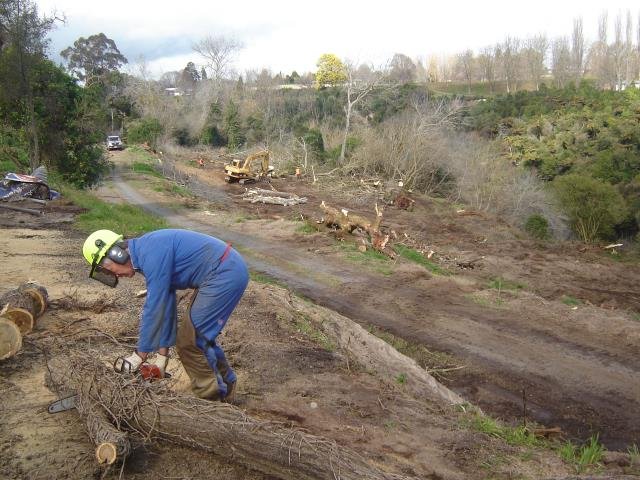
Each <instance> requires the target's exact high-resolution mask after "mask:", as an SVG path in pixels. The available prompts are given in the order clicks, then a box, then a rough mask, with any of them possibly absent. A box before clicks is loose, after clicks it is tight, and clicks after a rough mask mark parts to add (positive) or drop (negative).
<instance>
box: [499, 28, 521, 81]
mask: <svg viewBox="0 0 640 480" xmlns="http://www.w3.org/2000/svg"><path fill="white" fill-rule="evenodd" d="M520 48H521V43H520V39H518V38H516V37H511V36H509V37H507V38H506V39H505V40H504V42H502V44H501V46H500V63H501V66H502V73H503V75H504V79H505V81H506V82H507V93H510V92H511V91H512V90H517V88H518V79H519V76H520Z"/></svg>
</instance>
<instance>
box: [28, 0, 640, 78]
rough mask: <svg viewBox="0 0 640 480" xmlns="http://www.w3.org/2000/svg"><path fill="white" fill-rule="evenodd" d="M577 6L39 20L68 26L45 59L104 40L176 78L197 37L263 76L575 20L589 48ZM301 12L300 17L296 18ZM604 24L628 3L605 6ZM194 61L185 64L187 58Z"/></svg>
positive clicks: (74, 5)
mask: <svg viewBox="0 0 640 480" xmlns="http://www.w3.org/2000/svg"><path fill="white" fill-rule="evenodd" d="M592 3H593V2H582V1H578V0H567V1H563V2H559V1H557V0H538V1H536V2H529V3H514V2H506V1H498V0H493V1H491V0H486V1H484V2H478V1H470V0H459V1H458V2H455V3H451V2H448V3H447V2H416V1H413V0H395V1H393V2H386V1H385V2H382V1H375V0H368V1H365V0H323V1H322V2H319V3H318V2H316V3H311V4H310V3H305V4H301V3H300V2H299V1H295V2H294V1H283V0H280V1H278V0H272V1H271V2H264V1H258V0H243V1H242V2H216V3H213V2H211V1H201V0H182V1H180V2H167V1H150V0H137V1H136V0H128V1H124V0H110V1H109V2H108V3H102V2H100V3H96V2H90V1H86V0H40V1H39V2H38V4H39V8H40V10H41V12H49V11H52V10H53V9H56V10H57V11H58V12H63V13H65V14H66V16H67V19H68V22H67V25H66V26H63V27H60V28H59V29H58V30H57V31H55V32H54V33H53V34H52V44H53V45H52V46H53V48H52V52H54V53H57V52H59V51H60V50H62V49H63V48H65V47H66V46H68V45H71V44H72V43H73V41H74V40H75V39H77V38H78V37H79V36H89V35H92V34H95V33H99V32H103V33H105V34H106V35H107V36H108V37H110V38H112V39H114V40H115V42H116V44H117V45H118V46H119V48H120V50H121V51H122V52H123V54H124V55H125V56H127V58H129V60H130V61H131V60H133V59H135V58H137V57H138V56H140V55H144V56H145V58H146V59H147V60H148V61H149V62H150V63H151V64H153V65H154V66H156V67H157V68H163V69H168V70H177V69H181V68H183V67H184V64H185V62H184V61H185V60H187V59H190V60H192V61H194V62H196V63H201V60H200V59H198V57H197V55H196V54H195V53H193V52H191V44H192V43H193V42H195V41H197V40H199V39H201V38H202V37H204V36H206V35H218V34H222V35H228V36H235V37H236V38H238V39H239V40H241V41H243V42H244V44H245V49H244V50H243V51H242V52H241V54H240V55H239V57H238V63H237V67H238V70H240V71H243V70H245V69H249V68H254V69H260V68H263V67H267V68H270V69H271V70H272V71H275V72H277V71H282V72H290V71H291V70H297V71H299V72H304V71H309V70H314V69H315V62H316V60H317V58H318V57H319V56H320V55H321V54H322V53H326V52H331V53H335V54H337V55H338V56H340V57H343V58H344V57H348V58H352V59H359V60H361V61H371V62H373V63H375V64H379V63H382V62H383V61H384V60H385V59H388V58H390V57H391V56H392V55H393V54H394V53H404V54H406V55H408V56H410V57H414V58H415V57H425V56H427V55H429V54H433V53H438V54H439V53H443V54H453V53H455V52H459V51H462V50H464V49H467V48H472V49H475V50H478V49H479V48H481V47H483V46H485V45H490V44H493V43H496V42H498V41H501V40H503V39H504V37H506V36H507V35H515V36H519V37H526V36H527V35H533V34H537V33H541V32H543V33H547V34H548V35H549V36H558V35H569V34H570V32H571V27H572V20H573V19H574V18H575V17H578V16H583V17H584V25H585V35H586V36H587V37H591V38H593V37H594V36H595V31H596V26H597V16H598V15H599V14H600V13H601V11H602V10H603V5H595V4H592ZM303 7H304V8H303ZM606 8H608V9H609V11H610V20H612V18H611V17H613V16H615V15H616V14H617V13H618V11H620V10H625V9H631V11H632V12H633V15H634V19H637V9H638V7H637V2H636V1H635V0H634V1H632V0H610V1H609V2H608V4H607V5H606ZM191 55H193V56H191Z"/></svg>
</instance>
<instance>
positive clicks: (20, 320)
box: [2, 308, 33, 335]
mask: <svg viewBox="0 0 640 480" xmlns="http://www.w3.org/2000/svg"><path fill="white" fill-rule="evenodd" d="M2 317H4V318H6V319H8V320H11V321H12V322H13V323H15V324H16V325H17V327H18V328H19V329H20V333H21V334H22V335H26V334H27V333H30V332H31V330H33V315H32V314H31V313H30V312H28V311H27V310H25V309H23V308H8V309H7V310H6V311H5V312H4V313H3V314H2Z"/></svg>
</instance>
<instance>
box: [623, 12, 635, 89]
mask: <svg viewBox="0 0 640 480" xmlns="http://www.w3.org/2000/svg"><path fill="white" fill-rule="evenodd" d="M624 50H625V52H624V56H625V64H626V65H625V69H626V72H625V80H626V83H627V86H628V85H629V84H630V83H631V81H632V80H634V78H633V63H634V51H633V20H632V19H631V11H630V10H627V25H626V29H625V42H624Z"/></svg>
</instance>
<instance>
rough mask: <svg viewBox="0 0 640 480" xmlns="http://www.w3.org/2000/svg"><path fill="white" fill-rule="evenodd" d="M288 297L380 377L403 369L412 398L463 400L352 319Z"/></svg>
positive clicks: (439, 401) (449, 402)
mask: <svg viewBox="0 0 640 480" xmlns="http://www.w3.org/2000/svg"><path fill="white" fill-rule="evenodd" d="M289 301H290V303H291V307H292V308H293V309H294V310H296V311H303V312H304V313H305V315H307V316H308V317H309V318H310V319H311V321H313V322H314V325H315V326H316V327H318V328H319V329H320V330H321V331H322V332H323V333H324V334H325V335H327V336H328V337H329V339H331V341H333V342H334V343H335V344H336V345H337V346H338V348H339V349H341V350H343V351H345V352H347V353H348V355H349V356H350V357H351V358H353V359H354V360H355V361H356V362H357V363H358V364H360V365H362V366H364V367H365V368H366V369H368V370H371V371H373V372H376V374H377V375H379V376H380V377H381V378H395V377H396V376H397V375H398V374H399V373H404V374H405V375H406V381H405V383H404V388H406V389H407V390H408V391H409V392H411V394H412V395H413V396H415V397H416V398H420V399H428V400H430V401H432V402H434V403H435V404H437V405H442V406H449V405H458V404H462V403H465V400H464V399H463V398H462V397H460V396H459V395H458V394H457V393H455V392H453V391H452V390H450V389H448V388H447V387H445V386H444V385H442V384H441V383H440V382H438V381H437V380H436V379H435V378H434V377H433V376H432V375H431V374H429V372H427V371H426V370H425V369H424V368H422V367H420V365H418V363H417V362H416V361H415V360H413V359H412V358H409V357H407V356H406V355H403V354H402V353H400V352H398V350H396V349H395V348H393V347H392V346H391V345H390V344H388V343H387V342H385V341H384V340H382V339H380V338H378V337H376V336H375V335H373V334H372V333H369V332H368V331H367V330H366V329H365V328H363V327H362V326H361V325H359V324H358V323H356V322H354V321H353V320H351V319H349V318H347V317H344V316H342V315H340V314H338V313H336V312H333V311H330V310H322V309H319V310H311V311H310V310H309V308H308V307H307V305H306V304H305V303H304V301H303V300H301V299H299V298H298V297H296V296H295V295H292V296H291V297H290V300H289Z"/></svg>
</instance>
